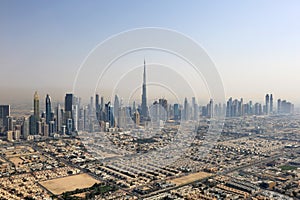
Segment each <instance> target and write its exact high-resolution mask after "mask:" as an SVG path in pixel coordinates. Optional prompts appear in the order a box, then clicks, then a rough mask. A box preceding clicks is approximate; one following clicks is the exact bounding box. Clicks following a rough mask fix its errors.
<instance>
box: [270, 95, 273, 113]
mask: <svg viewBox="0 0 300 200" xmlns="http://www.w3.org/2000/svg"><path fill="white" fill-rule="evenodd" d="M272 113H273V95H272V94H271V95H270V114H272Z"/></svg>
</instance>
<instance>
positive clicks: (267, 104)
mask: <svg viewBox="0 0 300 200" xmlns="http://www.w3.org/2000/svg"><path fill="white" fill-rule="evenodd" d="M269 108H270V96H269V94H266V99H265V114H266V115H268V114H269V112H270V110H269Z"/></svg>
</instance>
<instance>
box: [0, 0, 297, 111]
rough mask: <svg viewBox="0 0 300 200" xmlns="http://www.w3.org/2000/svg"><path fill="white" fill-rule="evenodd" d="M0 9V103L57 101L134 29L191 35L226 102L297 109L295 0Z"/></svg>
mask: <svg viewBox="0 0 300 200" xmlns="http://www.w3.org/2000/svg"><path fill="white" fill-rule="evenodd" d="M1 4H2V5H3V6H1V7H0V9H1V12H0V13H1V14H0V16H1V17H0V21H1V24H2V27H3V30H2V31H3V34H2V37H1V38H0V41H1V43H2V44H3V45H2V46H1V47H0V52H1V55H0V61H1V70H2V73H1V74H2V79H1V87H0V93H1V98H0V102H1V104H5V103H9V102H16V101H17V100H20V101H19V102H31V101H30V100H31V98H32V95H31V93H33V92H34V91H35V90H37V91H39V93H40V94H41V95H43V91H48V93H50V94H52V98H53V99H61V100H62V97H63V95H64V93H65V92H66V91H68V92H71V91H72V84H73V81H74V77H75V74H76V71H77V69H78V67H79V65H80V64H81V62H82V61H83V59H84V58H85V56H86V55H87V54H88V53H89V52H90V51H91V49H93V48H94V47H95V46H96V45H97V44H98V43H99V42H101V41H103V40H105V39H106V38H108V37H109V36H110V35H113V34H117V33H119V32H122V31H125V30H128V29H132V28H137V27H166V28H168V29H173V30H176V31H179V32H181V33H183V34H186V35H187V36H189V37H191V38H193V39H194V40H195V41H196V42H197V43H199V44H200V45H201V46H202V47H203V48H204V49H205V50H206V52H207V53H208V55H209V56H210V57H211V59H212V60H213V61H214V63H215V65H216V68H217V69H218V71H219V74H220V76H221V78H222V80H223V84H224V89H225V94H226V98H228V97H230V96H234V97H244V98H245V99H250V97H252V98H253V100H255V101H257V100H260V99H261V101H263V99H262V98H261V96H262V95H261V94H265V93H273V94H274V95H275V96H278V97H282V96H284V97H286V98H287V99H289V100H291V101H292V102H294V103H295V105H299V104H300V98H299V97H298V96H297V95H295V94H297V93H299V92H300V91H299V88H298V87H297V86H298V85H299V84H300V80H299V78H298V74H300V67H299V65H300V63H299V59H297V53H298V52H300V49H299V48H300V45H299V44H300V40H299V33H300V27H299V23H297V19H299V18H300V16H299V15H300V14H299V12H298V10H299V7H300V3H299V2H297V1H288V2H287V3H286V2H281V1H263V2H262V1H259V2H252V1H251V2H250V1H246V2H242V3H241V2H234V1H229V2H219V3H218V4H214V3H209V2H197V1H193V2H191V3H190V4H182V3H179V2H173V1H172V3H171V2H168V1H166V2H160V3H158V2H151V3H149V2H144V3H140V2H131V3H130V4H126V5H124V2H118V4H116V3H115V2H112V3H111V2H109V3H108V2H104V3H102V2H101V3H100V2H89V3H86V4H82V3H81V2H80V1H73V2H72V7H71V6H70V4H69V3H67V2H66V1H63V2H60V4H58V3H56V2H54V3H48V2H46V3H40V2H36V1H27V2H26V3H20V2H18V3H16V1H3V2H2V3H1ZM58 5H59V6H58ZM157 5H159V6H157ZM124 8H127V9H124ZM179 8H180V12H179V14H178V9H179ZM208 8H210V9H208ZM101 10H102V11H103V12H101ZM208 10H213V12H211V11H210V12H208ZM145 11H146V12H145ZM29 13H30V14H29ZM129 13H130V14H129ZM154 13H155V14H154ZM236 16H238V17H236ZM112 21H113V22H114V23H112ZM49 33H51V34H49ZM225 38H226V39H225ZM146 56H147V60H149V61H148V62H149V63H151V62H155V59H153V60H151V59H152V58H151V55H149V56H148V55H146ZM148 57H149V59H148ZM45 72H46V73H45ZM150 73H151V70H149V75H150ZM54 77H55V78H54ZM19 80H22V81H19ZM150 91H151V89H150V88H149V90H148V92H149V95H151V94H150ZM101 92H103V93H104V96H106V95H105V93H106V92H105V91H99V93H101ZM29 94H30V95H29ZM45 94H46V93H45ZM91 95H92V94H91ZM87 98H88V97H87ZM275 98H277V97H275ZM19 102H16V103H19Z"/></svg>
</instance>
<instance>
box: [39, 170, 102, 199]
mask: <svg viewBox="0 0 300 200" xmlns="http://www.w3.org/2000/svg"><path fill="white" fill-rule="evenodd" d="M99 182H100V181H98V180H96V179H94V178H93V177H91V176H89V175H88V174H78V175H74V176H67V177H63V178H56V179H52V180H48V181H42V182H40V184H41V185H42V186H44V187H45V188H47V189H48V190H50V191H51V192H52V193H53V194H62V193H63V192H67V191H73V190H76V189H77V188H78V189H82V188H88V187H91V186H92V185H94V184H95V183H99Z"/></svg>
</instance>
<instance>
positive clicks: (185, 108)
mask: <svg viewBox="0 0 300 200" xmlns="http://www.w3.org/2000/svg"><path fill="white" fill-rule="evenodd" d="M182 119H183V120H189V103H188V100H187V98H185V99H184V105H183V115H182Z"/></svg>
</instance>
